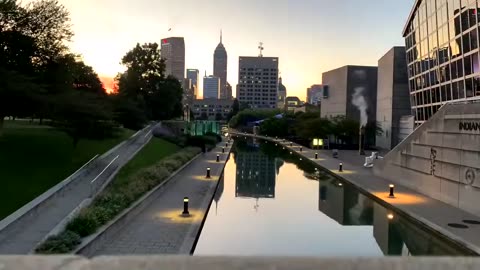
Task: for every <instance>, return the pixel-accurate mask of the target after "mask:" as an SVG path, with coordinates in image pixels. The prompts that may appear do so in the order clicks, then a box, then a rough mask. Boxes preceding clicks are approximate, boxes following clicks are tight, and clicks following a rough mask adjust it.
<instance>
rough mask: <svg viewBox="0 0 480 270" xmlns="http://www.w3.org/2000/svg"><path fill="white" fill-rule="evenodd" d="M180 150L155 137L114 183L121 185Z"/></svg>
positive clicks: (119, 174)
mask: <svg viewBox="0 0 480 270" xmlns="http://www.w3.org/2000/svg"><path fill="white" fill-rule="evenodd" d="M178 150H180V147H178V146H177V145H175V144H173V143H170V142H167V141H165V140H163V139H159V138H155V137H153V138H152V140H151V141H150V142H149V143H148V144H147V145H145V147H144V148H143V149H142V150H140V152H138V154H137V155H136V156H135V157H134V158H133V159H132V160H130V161H129V162H128V163H127V164H126V165H125V166H124V167H123V168H122V169H121V170H120V171H119V172H118V174H117V176H116V178H115V180H114V183H115V185H121V184H122V183H123V182H125V181H128V177H129V176H130V175H132V174H135V173H136V172H138V171H139V170H141V169H143V168H147V167H150V166H152V165H153V164H155V163H157V162H158V161H159V160H161V159H163V158H164V157H167V156H169V155H171V154H173V153H175V152H177V151H178Z"/></svg>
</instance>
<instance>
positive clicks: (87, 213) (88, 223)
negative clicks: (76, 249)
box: [66, 208, 99, 237]
mask: <svg viewBox="0 0 480 270" xmlns="http://www.w3.org/2000/svg"><path fill="white" fill-rule="evenodd" d="M98 226H99V223H98V221H97V219H96V216H95V214H94V212H93V211H92V209H91V208H87V209H84V210H83V211H82V212H80V214H79V215H78V216H77V217H76V218H74V219H73V220H72V221H70V222H69V223H68V224H67V228H66V229H67V230H69V231H72V232H74V233H77V234H78V235H80V236H81V237H85V236H88V235H90V234H92V233H94V232H95V231H96V230H97V228H98Z"/></svg>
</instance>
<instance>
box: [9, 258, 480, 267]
mask: <svg viewBox="0 0 480 270" xmlns="http://www.w3.org/2000/svg"><path fill="white" fill-rule="evenodd" d="M0 269H2V270H10V269H15V270H16V269H25V270H30V269H31V270H37V269H43V270H53V269H55V270H96V269H98V270H113V269H115V270H122V269H125V270H146V269H169V270H177V269H178V270H188V269H192V270H204V269H205V270H211V269H229V270H240V269H242V270H243V269H248V270H250V269H252V270H263V269H264V270H270V269H276V270H282V269H285V270H286V269H289V270H296V269H302V270H303V269H329V270H362V269H365V270H384V269H395V270H404V269H405V270H407V269H408V270H417V269H418V270H420V269H421V270H447V269H449V270H450V269H456V270H464V269H465V270H467V269H468V270H470V269H480V259H477V258H459V257H456V258H454V257H410V258H405V257H403V258H402V257H384V258H314V257H303V258H302V257H290V258H285V257H283V258H282V257H197V256H195V257H190V256H121V257H103V256H102V257H95V258H93V259H86V258H84V257H79V256H0Z"/></svg>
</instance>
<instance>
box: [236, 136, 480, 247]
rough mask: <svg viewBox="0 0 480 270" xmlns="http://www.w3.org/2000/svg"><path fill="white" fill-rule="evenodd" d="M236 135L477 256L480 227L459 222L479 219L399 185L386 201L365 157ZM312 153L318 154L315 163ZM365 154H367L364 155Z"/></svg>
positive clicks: (381, 182)
mask: <svg viewBox="0 0 480 270" xmlns="http://www.w3.org/2000/svg"><path fill="white" fill-rule="evenodd" d="M231 134H232V135H235V134H236V133H235V132H231ZM238 134H241V135H242V136H249V137H257V138H260V139H264V140H269V141H272V142H273V141H274V142H277V143H279V144H280V145H283V146H285V147H286V148H287V149H289V150H291V151H292V152H295V153H296V154H297V155H298V156H301V157H302V158H305V159H310V160H311V161H313V162H314V163H316V164H318V165H319V166H320V167H323V168H324V169H326V170H328V171H330V172H331V173H332V174H334V175H336V176H337V177H339V178H343V179H344V180H345V181H346V182H349V183H351V184H353V185H354V186H356V187H357V188H358V189H360V190H363V191H364V192H366V193H369V194H371V195H372V196H373V198H375V199H376V201H378V202H379V203H381V204H383V205H384V206H386V207H387V208H390V209H392V210H394V211H395V212H397V213H400V214H402V215H406V216H410V217H412V218H413V219H415V220H417V221H418V222H420V223H422V224H424V225H426V226H428V227H430V228H431V229H433V230H435V231H436V232H438V233H440V234H442V235H444V236H446V237H448V238H450V239H451V240H453V241H455V242H457V243H458V244H460V245H462V246H465V247H467V248H468V249H471V250H472V251H474V252H476V253H478V254H480V225H470V224H465V223H463V222H462V221H463V220H477V221H480V217H478V216H475V215H472V214H470V213H468V212H465V211H463V210H461V209H459V208H455V207H453V206H451V205H449V204H446V203H444V202H441V201H438V200H435V199H433V198H430V197H428V196H425V195H423V194H420V193H418V192H416V191H413V190H411V189H408V188H405V187H403V186H400V185H396V186H395V197H396V198H393V199H391V198H389V197H388V195H389V184H390V183H389V182H388V181H387V180H385V179H383V178H381V177H378V176H375V175H374V174H373V171H372V169H371V168H365V167H363V163H364V161H365V157H361V156H359V154H358V152H357V151H340V154H339V158H338V159H335V158H333V157H332V155H331V152H330V151H326V150H312V149H309V148H306V147H303V146H302V152H300V147H301V146H300V145H298V144H295V143H293V145H292V146H290V142H283V141H282V140H281V139H274V138H269V137H263V136H254V135H251V134H247V135H245V134H244V133H238ZM315 153H318V159H315ZM367 154H370V152H367ZM339 163H343V172H339ZM450 223H459V224H464V225H467V226H468V227H469V228H468V229H458V228H453V227H451V226H449V225H448V224H450Z"/></svg>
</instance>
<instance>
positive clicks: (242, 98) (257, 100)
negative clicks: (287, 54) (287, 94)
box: [237, 56, 278, 108]
mask: <svg viewBox="0 0 480 270" xmlns="http://www.w3.org/2000/svg"><path fill="white" fill-rule="evenodd" d="M238 65H239V69H238V88H237V99H238V101H239V102H244V103H247V104H249V106H250V107H252V108H276V107H277V99H278V98H277V89H278V57H249V56H240V57H239V64H238Z"/></svg>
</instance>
